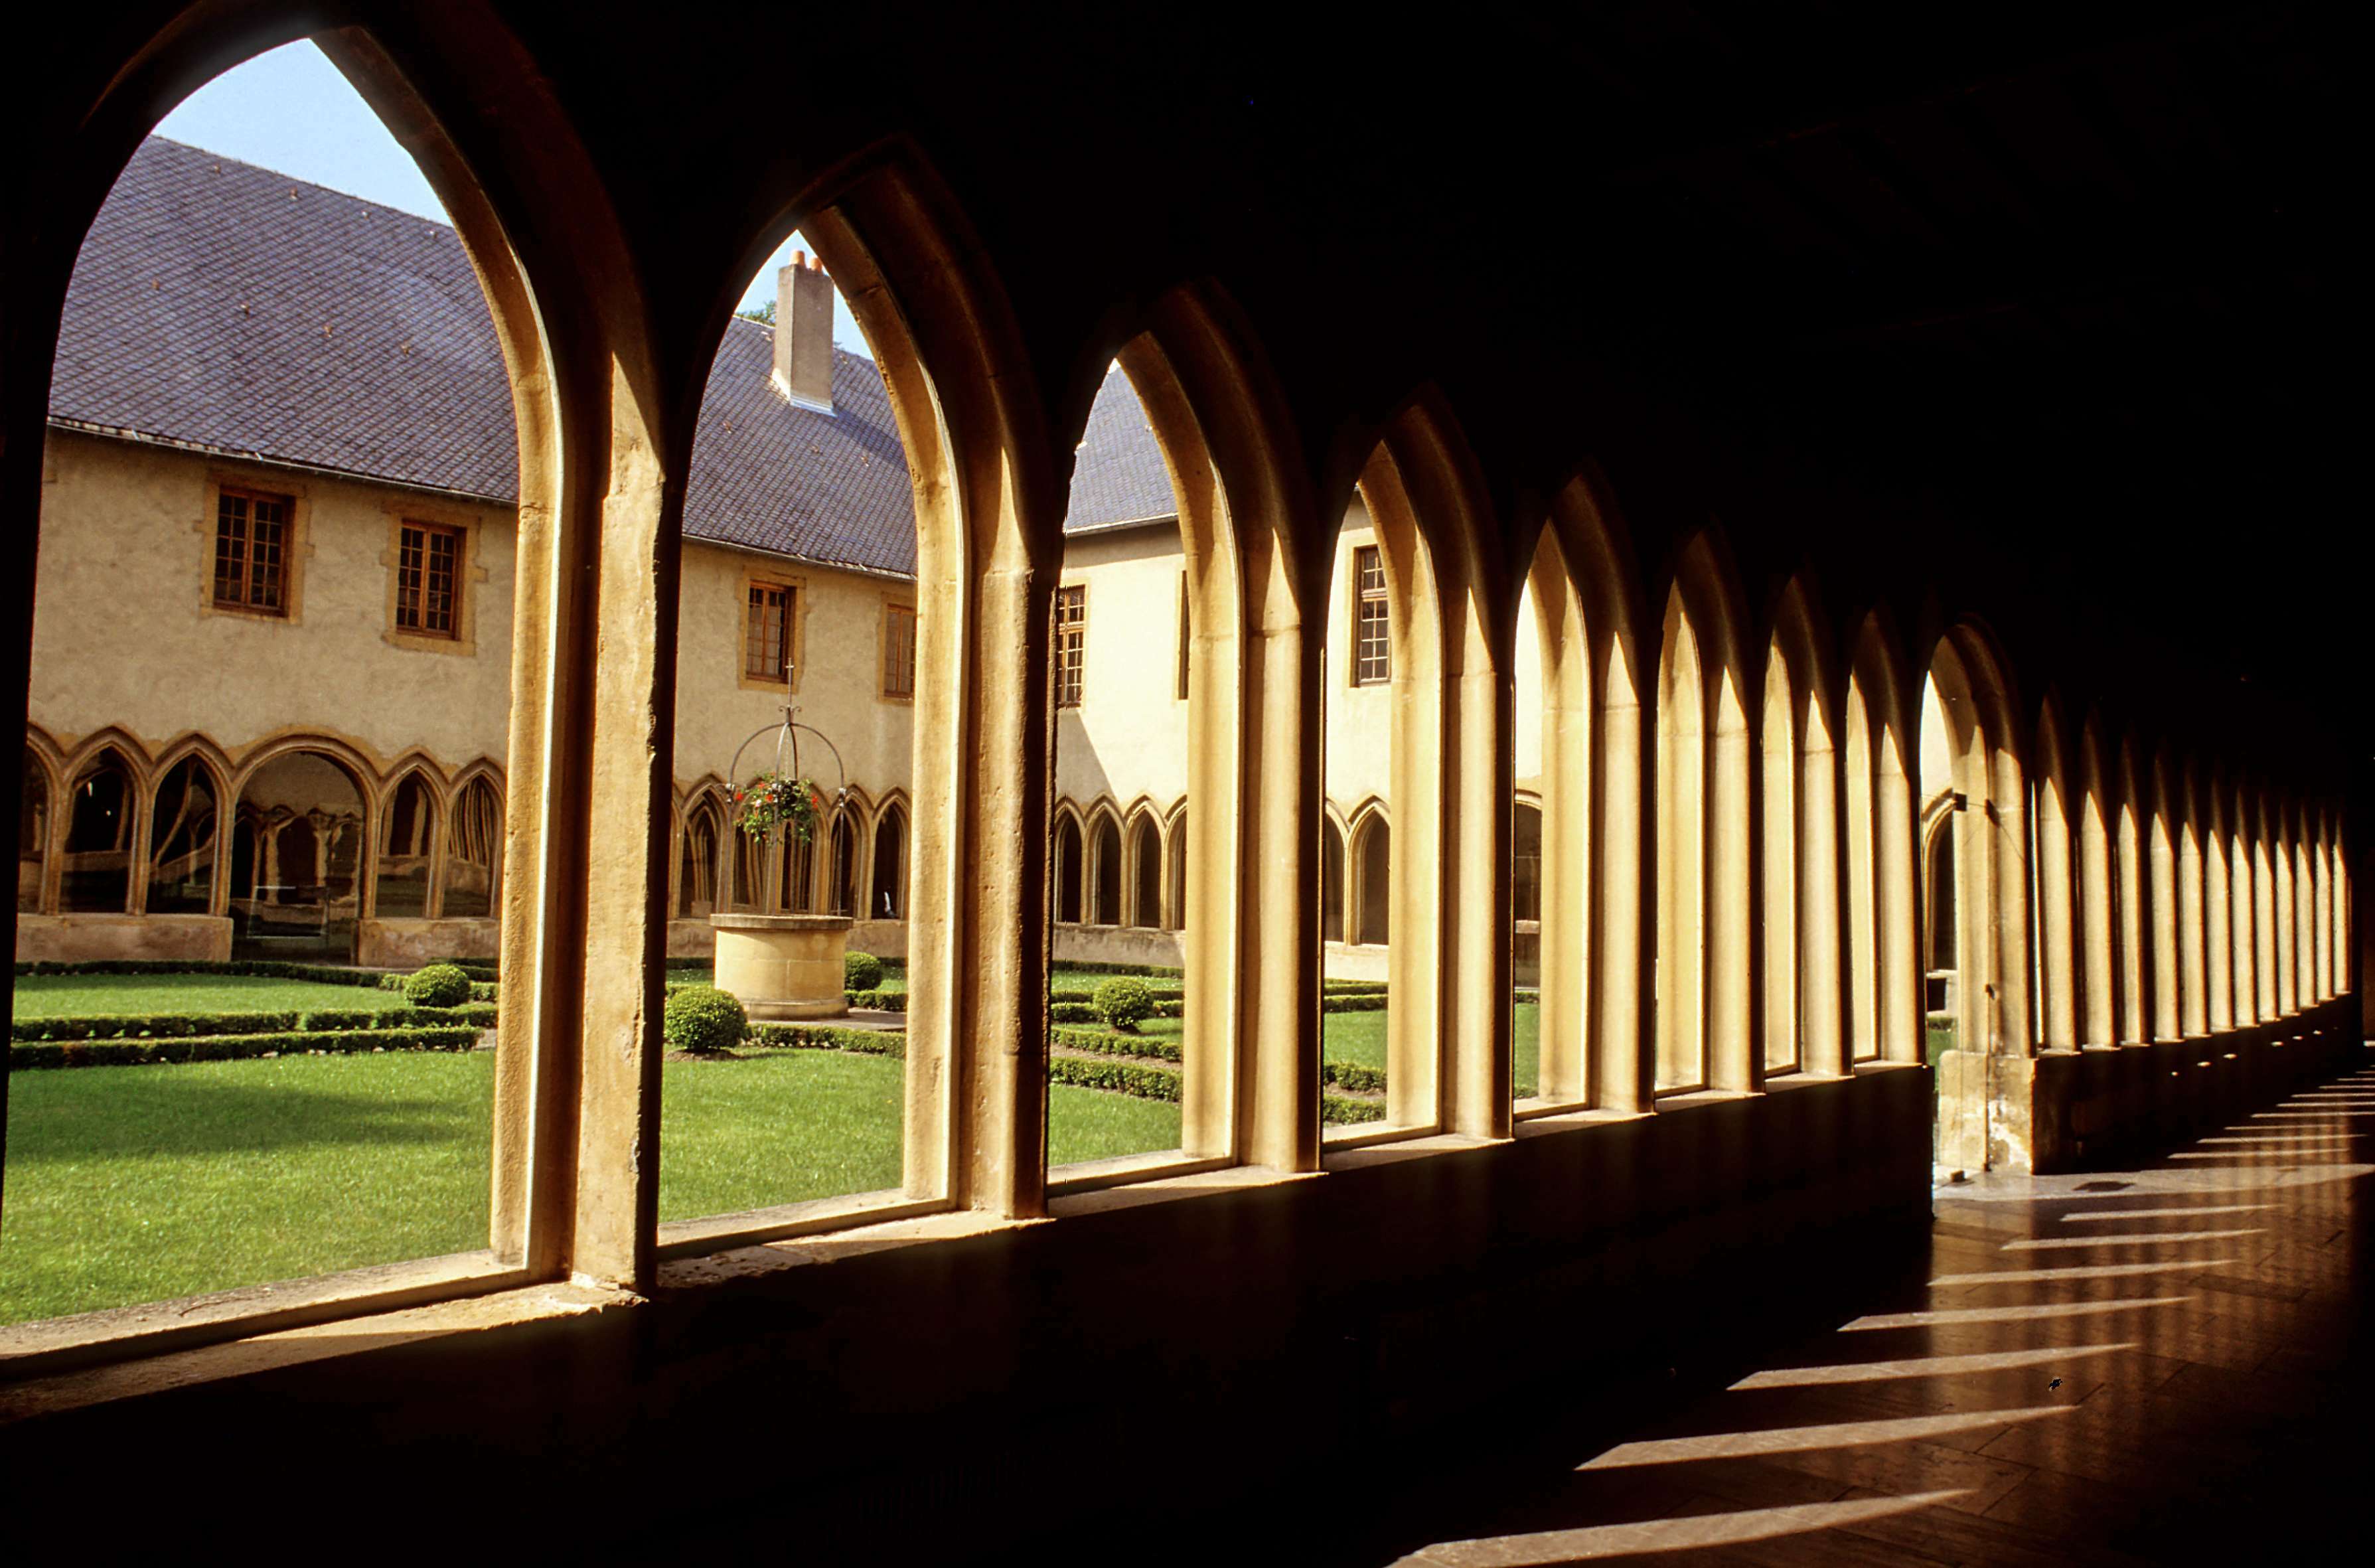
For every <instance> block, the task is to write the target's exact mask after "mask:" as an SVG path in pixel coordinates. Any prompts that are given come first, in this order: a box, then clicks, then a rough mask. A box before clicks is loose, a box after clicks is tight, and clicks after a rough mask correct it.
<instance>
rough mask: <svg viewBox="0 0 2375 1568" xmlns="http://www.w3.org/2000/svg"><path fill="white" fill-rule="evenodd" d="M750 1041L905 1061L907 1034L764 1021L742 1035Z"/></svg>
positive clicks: (793, 1048)
mask: <svg viewBox="0 0 2375 1568" xmlns="http://www.w3.org/2000/svg"><path fill="white" fill-rule="evenodd" d="M742 1039H743V1041H744V1043H747V1044H752V1045H766V1046H771V1047H775V1048H781V1049H789V1050H804V1051H854V1052H856V1053H857V1054H858V1055H863V1056H895V1057H898V1058H900V1059H901V1060H904V1059H905V1058H906V1055H907V1037H906V1036H905V1035H904V1034H900V1033H896V1032H892V1031H889V1030H880V1029H833V1028H831V1027H829V1026H827V1025H824V1024H815V1023H760V1024H753V1025H751V1026H750V1032H749V1033H748V1034H745V1035H744V1036H743V1037H742Z"/></svg>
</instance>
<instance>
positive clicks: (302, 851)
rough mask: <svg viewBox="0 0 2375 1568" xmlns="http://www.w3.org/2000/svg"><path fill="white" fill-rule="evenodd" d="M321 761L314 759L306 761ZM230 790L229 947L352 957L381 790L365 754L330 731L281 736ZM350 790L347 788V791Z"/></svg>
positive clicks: (372, 865)
mask: <svg viewBox="0 0 2375 1568" xmlns="http://www.w3.org/2000/svg"><path fill="white" fill-rule="evenodd" d="M308 764H315V766H308ZM233 787H234V789H235V791H236V793H235V794H234V795H233V796H232V797H231V799H232V807H231V810H232V813H233V822H234V833H235V835H236V832H237V831H238V830H240V829H244V830H245V831H247V833H248V835H249V840H248V844H247V851H248V859H247V860H246V862H245V864H244V865H242V862H241V855H240V847H241V846H240V844H239V842H238V840H237V838H236V836H235V837H234V842H233V845H232V851H233V853H232V865H233V871H232V877H231V883H232V886H231V888H230V893H229V897H230V901H231V903H232V905H233V910H232V913H233V915H234V918H235V920H236V922H237V924H236V925H234V928H233V941H234V948H233V950H234V951H235V952H236V951H238V950H240V949H241V948H242V947H246V948H250V949H253V950H255V951H257V952H259V953H265V954H270V953H275V952H285V951H320V952H324V953H326V954H330V955H334V956H335V955H339V954H342V953H343V954H344V955H346V956H349V957H351V955H352V952H353V944H354V927H355V925H356V923H357V922H359V921H360V920H361V919H362V918H364V917H365V915H366V914H368V912H369V911H370V910H371V908H372V897H373V886H374V882H375V879H376V874H377V864H376V863H377V853H376V846H377V845H378V844H379V843H380V839H381V827H380V824H381V821H382V813H383V796H382V794H381V790H380V786H379V784H378V783H377V781H376V779H375V778H374V776H373V774H372V771H371V769H370V767H369V766H368V764H367V763H366V762H365V761H364V760H363V759H362V757H361V754H360V752H359V751H357V750H356V749H354V748H353V747H351V746H349V745H347V744H345V743H343V742H340V741H337V740H335V739H331V738H329V737H317V736H304V735H292V736H283V737H278V738H276V739H275V740H273V741H271V742H269V743H268V744H266V746H264V747H261V748H259V749H257V750H256V751H255V752H254V753H253V754H251V755H250V756H249V757H248V758H247V759H246V760H245V761H244V762H243V763H242V766H241V768H240V770H239V772H238V774H237V775H236V780H235V784H234V786H233ZM342 790H343V791H344V792H345V793H344V794H343V795H342V794H341V791H342Z"/></svg>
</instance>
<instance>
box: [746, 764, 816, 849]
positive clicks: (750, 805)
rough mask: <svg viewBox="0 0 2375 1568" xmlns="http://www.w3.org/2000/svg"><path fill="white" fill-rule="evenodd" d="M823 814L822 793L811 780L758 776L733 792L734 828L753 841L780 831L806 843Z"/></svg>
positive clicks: (814, 834) (780, 774) (776, 775)
mask: <svg viewBox="0 0 2375 1568" xmlns="http://www.w3.org/2000/svg"><path fill="white" fill-rule="evenodd" d="M823 812H824V793H823V792H822V791H821V790H820V789H818V788H817V786H816V781H815V780H813V779H805V778H794V777H792V776H791V775H789V774H786V773H761V774H760V775H758V777H756V778H754V779H752V780H751V781H750V783H749V784H744V785H743V786H742V787H741V788H739V789H738V790H736V791H735V792H734V825H735V826H736V827H738V828H739V829H741V830H742V831H744V832H746V833H748V834H750V836H751V837H752V838H754V839H762V838H765V837H766V836H767V835H768V834H770V833H772V832H774V831H775V830H776V829H777V828H782V829H783V830H785V831H786V832H787V833H789V834H791V835H792V836H793V837H794V838H796V839H798V841H799V842H800V843H808V842H809V840H810V839H812V838H814V837H815V836H816V825H817V819H818V818H819V817H821V815H823Z"/></svg>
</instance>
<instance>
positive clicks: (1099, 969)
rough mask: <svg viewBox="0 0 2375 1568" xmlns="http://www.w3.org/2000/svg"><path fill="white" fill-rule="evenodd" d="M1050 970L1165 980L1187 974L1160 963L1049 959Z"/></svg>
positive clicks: (1178, 978) (1183, 977)
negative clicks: (1146, 975) (1143, 975)
mask: <svg viewBox="0 0 2375 1568" xmlns="http://www.w3.org/2000/svg"><path fill="white" fill-rule="evenodd" d="M1047 967H1048V968H1049V969H1052V970H1066V969H1069V970H1092V971H1094V972H1096V973H1102V974H1159V975H1161V976H1163V977H1164V978H1165V979H1167V980H1183V979H1185V978H1187V974H1188V972H1187V971H1186V970H1184V969H1181V968H1179V967H1178V966H1176V965H1175V964H1161V963H1095V962H1093V961H1090V960H1087V959H1049V960H1048V961H1047Z"/></svg>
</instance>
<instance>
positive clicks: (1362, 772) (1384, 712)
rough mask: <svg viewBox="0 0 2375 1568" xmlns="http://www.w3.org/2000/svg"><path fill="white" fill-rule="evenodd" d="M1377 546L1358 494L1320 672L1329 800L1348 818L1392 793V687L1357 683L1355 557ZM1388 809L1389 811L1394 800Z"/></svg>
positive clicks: (1348, 516)
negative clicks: (1369, 800) (1365, 803)
mask: <svg viewBox="0 0 2375 1568" xmlns="http://www.w3.org/2000/svg"><path fill="white" fill-rule="evenodd" d="M1376 543H1377V530H1376V529H1375V528H1374V527H1373V526H1371V525H1370V522H1369V513H1368V508H1367V507H1365V505H1363V504H1362V502H1361V500H1360V498H1359V497H1358V496H1357V495H1356V496H1355V497H1354V498H1353V504H1352V506H1351V507H1349V508H1348V509H1346V511H1345V513H1344V525H1343V528H1342V530H1341V532H1340V533H1339V534H1338V535H1337V536H1336V563H1335V566H1334V568H1333V569H1332V570H1331V572H1330V573H1329V580H1328V584H1329V586H1328V650H1327V666H1326V667H1325V668H1324V669H1323V670H1322V671H1321V674H1320V684H1321V685H1322V686H1323V687H1324V688H1325V689H1326V690H1327V693H1328V714H1327V742H1326V750H1327V759H1326V760H1327V786H1326V787H1327V791H1328V798H1329V801H1331V802H1332V803H1334V805H1335V807H1336V808H1337V810H1338V811H1339V812H1341V813H1342V814H1343V815H1344V816H1345V817H1346V818H1347V819H1350V818H1351V816H1352V815H1353V813H1354V812H1355V811H1357V810H1359V809H1360V807H1361V803H1362V802H1363V801H1365V800H1366V799H1367V798H1369V796H1377V797H1379V798H1380V799H1385V798H1386V796H1388V793H1389V784H1388V768H1389V764H1390V761H1391V756H1392V734H1393V726H1392V717H1393V688H1392V687H1391V686H1390V685H1377V686H1355V685H1353V605H1354V601H1355V598H1356V595H1357V594H1358V588H1357V585H1356V584H1354V582H1353V552H1354V551H1355V550H1357V549H1359V548H1362V547H1363V546H1365V545H1373V544H1376ZM1403 635H1404V633H1403V631H1402V629H1401V628H1400V627H1399V626H1397V627H1395V628H1394V637H1395V642H1396V648H1395V653H1396V655H1397V656H1400V652H1401V650H1400V640H1401V638H1402V636H1403ZM1387 805H1388V812H1390V810H1391V807H1392V803H1391V801H1390V800H1388V802H1387ZM1348 847H1349V846H1348Z"/></svg>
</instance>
